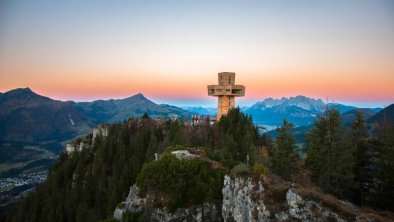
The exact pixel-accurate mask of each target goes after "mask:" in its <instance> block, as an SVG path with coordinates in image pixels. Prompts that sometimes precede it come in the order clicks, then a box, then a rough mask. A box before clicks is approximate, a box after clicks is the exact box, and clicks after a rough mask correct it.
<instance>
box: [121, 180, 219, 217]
mask: <svg viewBox="0 0 394 222" xmlns="http://www.w3.org/2000/svg"><path fill="white" fill-rule="evenodd" d="M153 199H154V198H153V197H151V196H149V195H147V196H146V197H139V196H138V187H137V186H136V185H133V186H132V187H130V191H129V195H128V196H127V198H126V201H124V202H122V203H121V204H120V205H119V206H118V207H117V208H116V209H115V212H114V219H116V220H118V221H122V220H123V214H124V213H125V212H131V213H138V212H141V211H142V210H147V211H149V221H196V222H201V221H221V215H220V211H219V210H220V206H217V205H215V204H209V203H205V204H203V205H200V206H193V207H189V208H178V209H177V210H176V211H175V212H174V213H170V212H168V211H167V209H166V208H155V207H151V206H152V205H153V201H154V200H153Z"/></svg>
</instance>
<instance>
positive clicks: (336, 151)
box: [306, 109, 355, 196]
mask: <svg viewBox="0 0 394 222" xmlns="http://www.w3.org/2000/svg"><path fill="white" fill-rule="evenodd" d="M307 148H308V151H307V160H306V162H307V166H308V167H309V169H310V170H311V173H312V179H313V180H314V181H315V182H317V184H318V185H319V186H321V187H322V188H323V189H324V190H325V191H327V192H330V193H333V194H336V195H339V196H346V195H347V194H348V193H347V192H348V191H349V190H350V189H352V187H353V186H354V165H355V154H354V146H353V145H352V141H351V140H350V139H349V136H348V132H346V130H345V129H343V128H342V127H341V120H340V115H339V111H338V110H336V109H333V110H327V111H326V113H325V116H323V117H321V118H320V119H319V120H318V121H317V122H316V123H315V126H314V128H313V129H312V130H311V131H310V132H309V133H308V135H307ZM345 194H346V195H345Z"/></svg>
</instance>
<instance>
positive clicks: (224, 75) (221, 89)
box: [208, 72, 245, 121]
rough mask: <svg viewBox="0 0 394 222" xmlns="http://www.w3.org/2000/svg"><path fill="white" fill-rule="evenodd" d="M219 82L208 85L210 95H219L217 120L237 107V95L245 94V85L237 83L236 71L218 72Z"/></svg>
mask: <svg viewBox="0 0 394 222" xmlns="http://www.w3.org/2000/svg"><path fill="white" fill-rule="evenodd" d="M218 82H219V85H208V95H209V96H216V97H218V110H217V115H216V120H217V121H219V120H220V118H221V117H222V116H224V115H227V113H228V111H229V110H230V109H233V108H234V107H235V97H236V96H245V86H243V85H235V73H234V72H220V73H218Z"/></svg>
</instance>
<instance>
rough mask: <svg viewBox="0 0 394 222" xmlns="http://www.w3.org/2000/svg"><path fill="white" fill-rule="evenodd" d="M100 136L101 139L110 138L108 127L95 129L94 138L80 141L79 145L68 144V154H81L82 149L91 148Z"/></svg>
mask: <svg viewBox="0 0 394 222" xmlns="http://www.w3.org/2000/svg"><path fill="white" fill-rule="evenodd" d="M98 136H101V137H107V136H108V125H99V126H98V127H97V128H94V129H93V135H92V137H88V136H87V137H84V138H83V139H82V140H80V142H79V144H78V143H76V142H73V143H69V144H67V145H66V152H67V153H68V154H71V153H73V152H75V151H77V152H80V151H81V150H82V149H84V148H87V147H90V145H91V144H94V141H95V140H96V138H97V137H98ZM90 138H91V139H90ZM77 141H79V140H77Z"/></svg>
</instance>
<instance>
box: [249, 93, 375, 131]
mask: <svg viewBox="0 0 394 222" xmlns="http://www.w3.org/2000/svg"><path fill="white" fill-rule="evenodd" d="M327 108H336V109H338V110H339V112H340V113H341V114H342V113H345V112H348V111H351V110H356V109H357V107H354V106H347V105H343V104H338V103H328V104H325V103H324V102H323V101H322V100H321V99H312V98H309V97H305V96H296V97H290V98H285V97H283V98H281V99H272V98H268V99H265V100H263V101H261V102H257V103H255V104H254V105H252V106H251V107H250V108H248V109H246V110H245V113H246V114H249V115H251V116H252V118H253V121H254V122H255V123H257V124H261V125H268V126H280V125H281V124H282V122H283V119H284V118H286V119H287V120H288V121H290V122H292V123H293V124H294V125H295V126H308V125H311V124H313V122H314V121H315V120H316V118H318V117H319V115H321V114H322V113H324V110H325V109H327ZM365 110H367V111H369V112H372V113H376V112H378V111H379V110H381V108H373V109H368V108H367V109H365Z"/></svg>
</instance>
